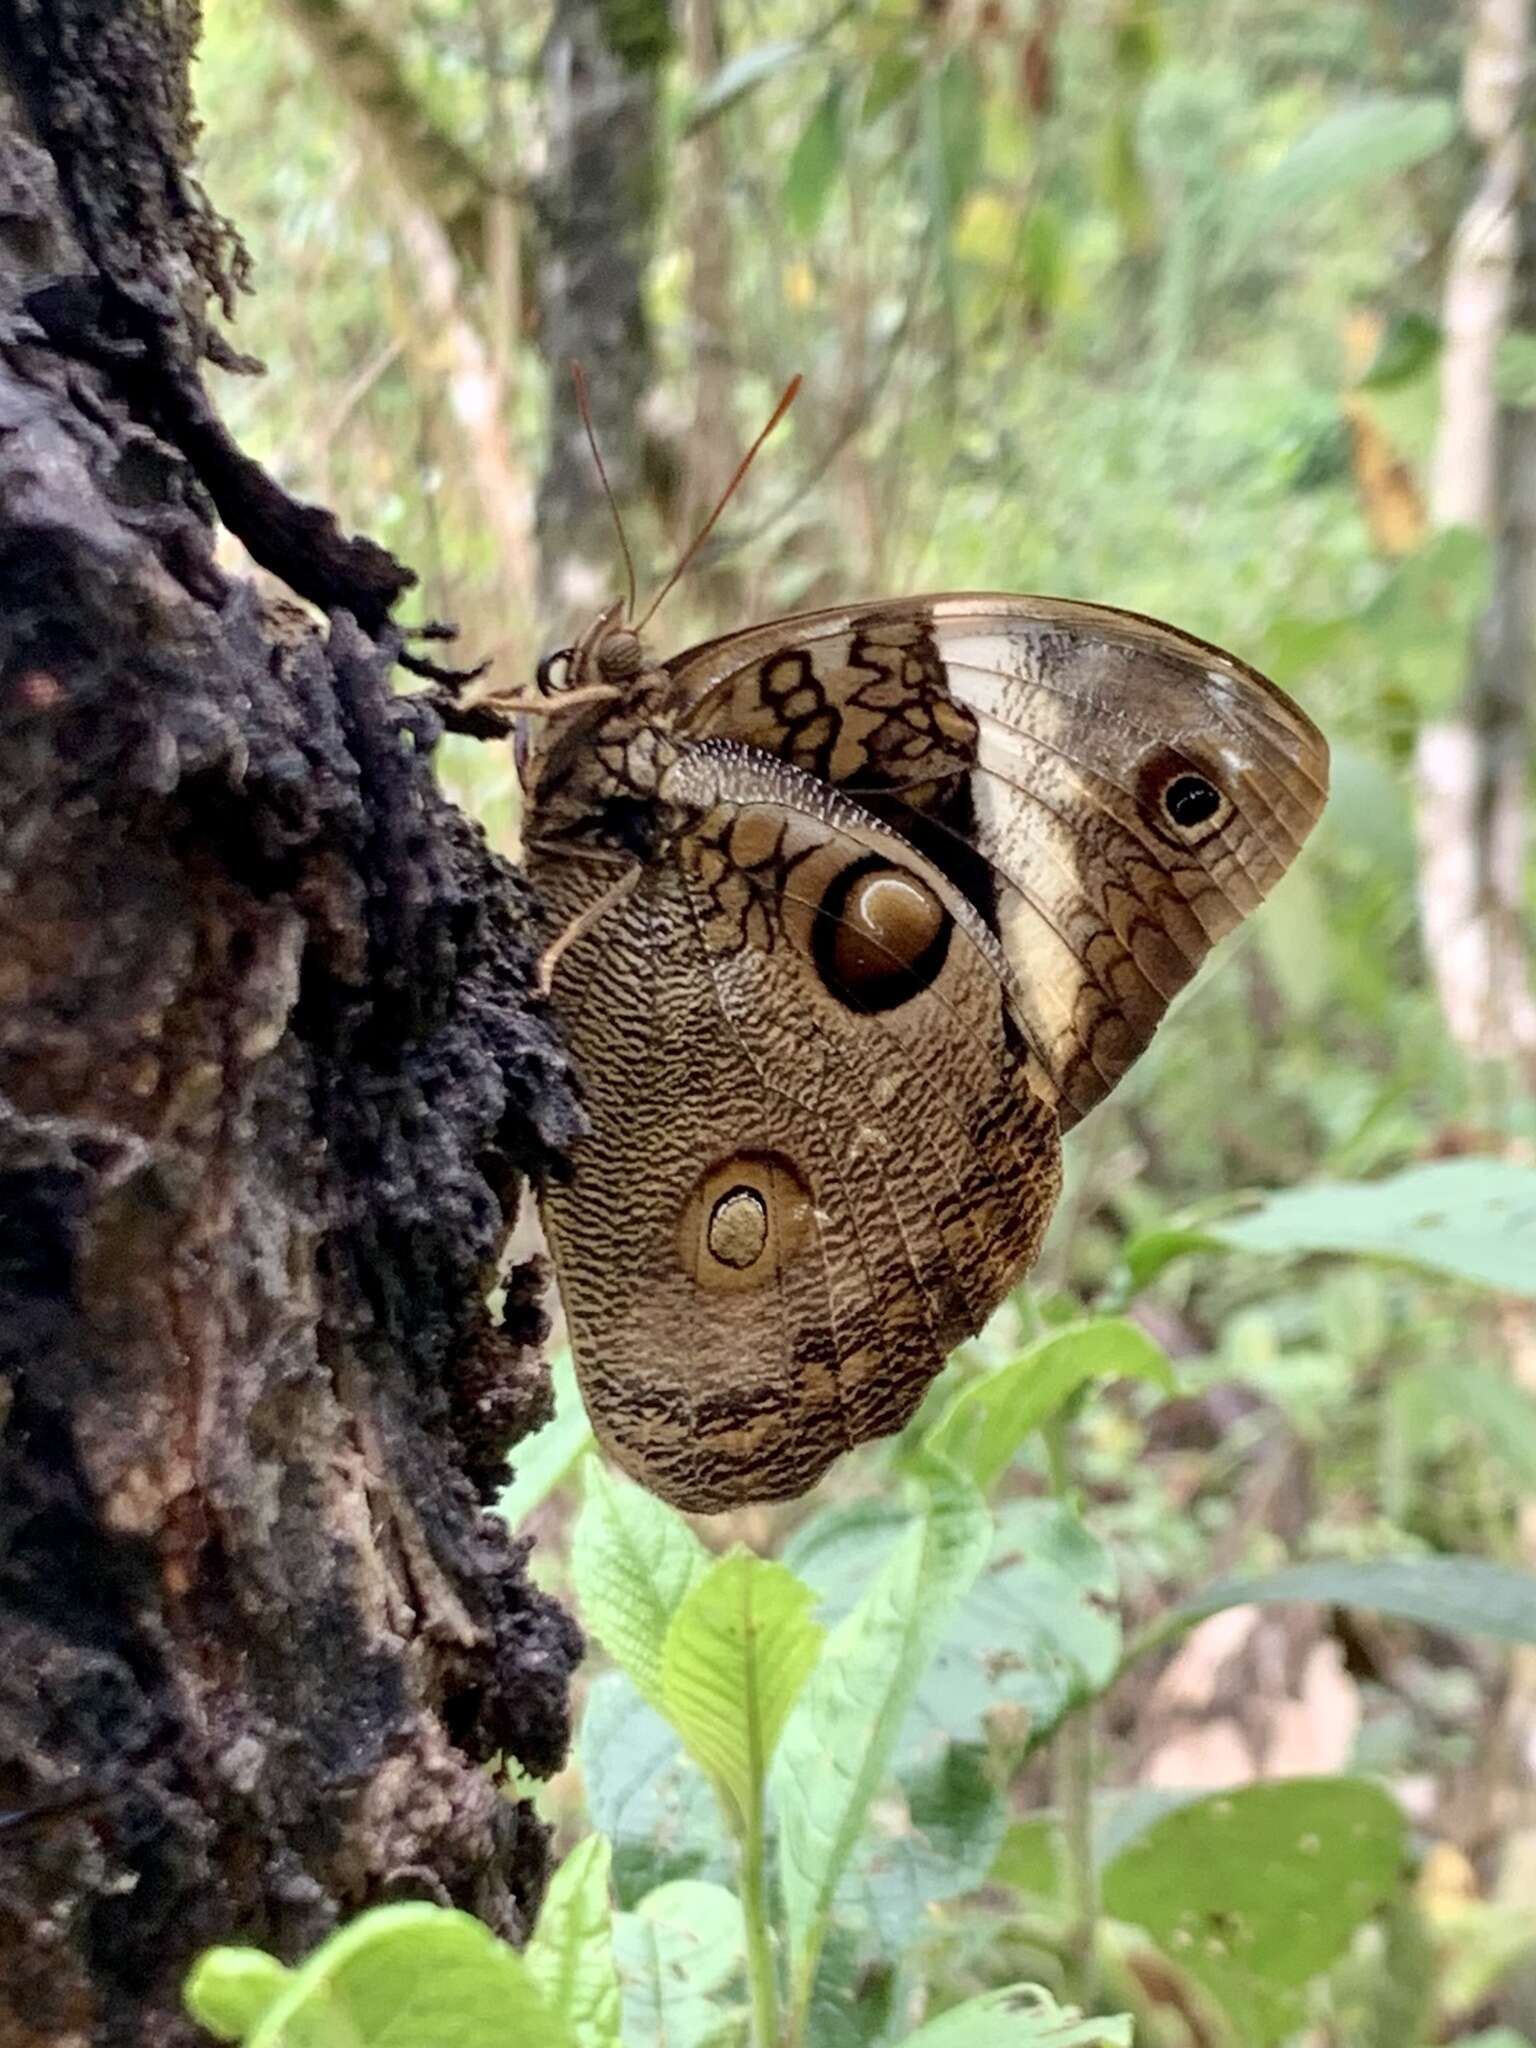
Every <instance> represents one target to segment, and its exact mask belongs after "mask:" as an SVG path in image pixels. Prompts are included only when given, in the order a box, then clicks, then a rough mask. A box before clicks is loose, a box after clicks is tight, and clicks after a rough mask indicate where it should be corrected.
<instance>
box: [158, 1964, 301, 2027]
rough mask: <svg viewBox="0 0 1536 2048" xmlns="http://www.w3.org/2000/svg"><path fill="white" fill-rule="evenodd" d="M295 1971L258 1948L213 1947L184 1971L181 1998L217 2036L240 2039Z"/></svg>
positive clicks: (253, 2025) (256, 2022) (193, 2015)
mask: <svg viewBox="0 0 1536 2048" xmlns="http://www.w3.org/2000/svg"><path fill="white" fill-rule="evenodd" d="M292 1975H293V1972H292V1971H291V1970H290V1969H289V1968H288V1966H287V1964H286V1963H280V1962H279V1961H278V1960H277V1957H276V1956H269V1955H268V1954H267V1953H266V1951H265V1950H264V1949H259V1948H211V1949H209V1950H208V1952H207V1954H206V1955H202V1956H199V1957H198V1959H197V1961H196V1962H195V1963H194V1964H193V1966H192V1968H191V1970H190V1971H189V1972H188V1973H187V1981H186V1984H185V1985H184V1986H183V1988H182V1998H183V2000H184V2002H185V2004H186V2008H187V2011H188V2012H189V2013H190V2014H191V2015H192V2017H193V2019H195V2020H196V2021H197V2024H198V2025H199V2026H200V2027H206V2028H207V2030H208V2032H209V2033H210V2034H216V2035H217V2036H218V2038H219V2039H220V2040H221V2041H243V2040H244V2039H245V2037H246V2035H247V2034H249V2033H250V2032H251V2031H252V2029H253V2028H254V2027H255V2026H256V2025H257V2024H258V2022H259V2021H260V2020H261V2018H262V2016H263V2014H264V2013H266V2012H267V2011H268V2009H269V2008H270V2007H271V2005H272V2002H273V2000H274V1999H276V1997H277V1996H278V1994H279V1993H280V1992H281V1991H282V1990H283V1988H284V1986H285V1985H286V1984H287V1983H288V1981H289V1979H290V1978H291V1977H292Z"/></svg>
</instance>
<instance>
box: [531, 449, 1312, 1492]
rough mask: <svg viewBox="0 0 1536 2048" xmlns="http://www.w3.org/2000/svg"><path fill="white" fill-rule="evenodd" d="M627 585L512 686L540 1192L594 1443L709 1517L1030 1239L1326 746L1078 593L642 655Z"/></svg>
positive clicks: (1232, 918)
mask: <svg viewBox="0 0 1536 2048" xmlns="http://www.w3.org/2000/svg"><path fill="white" fill-rule="evenodd" d="M762 438H763V437H759V440H760V441H761V439H762ZM629 616H630V608H629V607H627V606H626V605H625V604H624V603H623V602H619V603H616V604H614V605H612V606H610V607H609V608H608V609H607V610H605V611H604V612H603V613H602V614H601V615H600V616H599V617H598V618H597V619H596V620H595V621H594V622H593V623H592V625H591V626H590V627H589V628H588V630H587V631H586V632H585V633H584V634H583V635H582V637H581V639H580V640H579V641H578V642H577V643H576V644H575V645H574V646H573V647H571V648H568V649H565V650H563V651H562V653H561V654H560V655H559V656H556V657H552V658H550V659H548V660H546V662H545V663H543V664H542V665H541V667H540V671H539V691H538V697H537V700H526V702H525V708H527V709H529V710H530V711H531V710H533V709H534V708H535V705H536V708H537V711H538V714H539V715H538V716H537V717H535V718H530V720H529V721H528V726H527V728H526V729H525V730H524V731H523V733H522V735H521V744H520V748H519V757H520V766H521V774H522V781H523V788H524V795H525V805H526V810H525V827H524V836H525V848H526V853H525V858H526V863H527V868H528V872H529V875H530V877H531V879H532V881H533V882H534V884H535V886H536V889H537V891H538V893H539V895H540V897H541V898H542V901H543V903H544V905H545V906H546V908H547V910H548V912H549V915H550V917H551V920H552V928H553V929H554V930H555V931H557V932H558V933H559V937H558V938H557V939H556V941H555V943H554V945H553V946H552V948H551V950H550V953H549V954H548V955H547V956H546V978H547V981H548V988H549V998H550V1001H551V1004H552V1006H553V1008H554V1010H555V1012H556V1014H557V1017H558V1019H559V1021H560V1023H561V1024H562V1026H563V1028H564V1032H565V1035H566V1038H567V1040H568V1041H569V1044H570V1047H571V1050H572V1052H573V1054H574V1056H575V1059H576V1062H577V1065H578V1068H579V1071H580V1074H581V1075H582V1077H583V1080H584V1084H585V1089H586V1094H587V1103H588V1112H589V1117H590V1123H591V1130H590V1135H589V1136H587V1137H586V1138H585V1139H584V1140H583V1141H582V1142H581V1144H580V1145H579V1147H578V1149H577V1152H576V1156H575V1161H574V1170H573V1172H572V1175H571V1177H570V1180H569V1182H568V1184H566V1185H562V1186H550V1187H548V1188H547V1189H546V1190H545V1191H544V1193H543V1195H542V1198H541V1206H542V1212H543V1220H544V1225H545V1230H546V1234H547V1237H548V1240H549V1243H550V1247H551V1250H552V1253H553V1257H554V1262H555V1267H556V1271H557V1275H558V1279H559V1285H560V1293H561V1298H562V1301H563V1304H564V1308H565V1314H566V1319H567V1323H568V1326H569V1331H570V1337H571V1343H572V1347H573V1351H574V1354H575V1361H576V1370H577V1375H578V1379H579V1382H580V1386H581V1390H582V1395H583V1398H584V1401H585V1404H586V1408H587V1412H588V1414H589V1416H590V1418H591V1421H592V1424H593V1428H594V1430H595V1432H596V1435H597V1437H598V1440H599V1442H600V1444H601V1445H602V1446H603V1447H604V1449H605V1450H606V1451H607V1453H608V1454H609V1455H610V1456H611V1457H612V1458H613V1459H614V1460H615V1461H616V1462H617V1463H618V1464H619V1465H620V1466H621V1467H623V1468H624V1470H625V1471H627V1472H628V1473H630V1474H631V1475H632V1476H633V1477H634V1478H636V1479H637V1480H639V1481H640V1482H641V1483H642V1484H643V1485H645V1486H647V1487H648V1488H650V1489H651V1490H652V1491H653V1492H654V1493H656V1494H658V1495H660V1496H661V1497H662V1498H663V1499H665V1500H667V1501H670V1502H672V1503H673V1504H674V1505H675V1506H677V1507H680V1508H684V1509H688V1510H694V1511H710V1510H717V1509H723V1508H729V1507H734V1506H738V1505H740V1504H743V1503H746V1502H751V1501H764V1500H776V1499H783V1498H788V1497H791V1496H794V1495H797V1494H800V1493H802V1492H804V1491H805V1490H806V1489H807V1488H808V1487H809V1486H811V1485H812V1484H813V1483H814V1482H815V1481H816V1480H817V1479H818V1478H819V1477H820V1476H821V1475H822V1473H823V1472H825V1470H826V1469H827V1467H828V1466H829V1465H830V1464H831V1463H832V1462H833V1460H834V1459H835V1458H837V1457H838V1456H839V1455H840V1454H841V1453H842V1452H843V1451H845V1450H846V1449H848V1448H849V1447H851V1446H852V1445H854V1444H857V1443H860V1442H862V1441H864V1440H866V1439H868V1438H871V1437H878V1436H882V1435H885V1434H887V1433H889V1432H891V1431H894V1430H896V1429H899V1428H900V1427H901V1426H902V1425H903V1424H904V1423H905V1422H906V1421H907V1420H908V1419H909V1417H910V1416H911V1415H912V1413H913V1411H914V1410H915V1408H916V1406H917V1404H918V1402H919V1400H920V1399H921V1397H922V1395H923V1392H924V1390H925V1388H926V1387H927V1385H928V1383H929V1381H930V1380H931V1379H932V1378H933V1376H934V1374H935V1373H937V1372H938V1371H939V1369H940V1368H941V1366H942V1365H943V1363H944V1361H945V1358H946V1357H947V1355H948V1354H949V1352H950V1351H951V1350H952V1349H953V1348H954V1347H955V1345H956V1344H958V1343H959V1342H961V1341H962V1340H963V1339H964V1338H966V1337H967V1336H969V1335H971V1334H973V1333H974V1332H975V1331H976V1330H977V1329H979V1328H980V1326H981V1324H982V1323H983V1322H984V1321H985V1320H986V1318H987V1316H988V1315H989V1314H990V1313H991V1311H992V1310H993V1309H994V1308H995V1307H996V1306H997V1304H998V1303H999V1302H1000V1301H1001V1300H1002V1298H1003V1297H1004V1296H1005V1295H1006V1294H1007V1293H1008V1292H1009V1290H1010V1289H1011V1288H1012V1287H1013V1286H1014V1285H1015V1284H1016V1283H1017V1282H1018V1280H1019V1279H1020V1277H1021V1276H1022V1275H1023V1274H1024V1273H1026V1272H1027V1271H1028V1269H1029V1267H1030V1265H1031V1263H1032V1262H1033V1260H1034V1258H1035V1255H1036V1252H1037V1250H1038V1248H1039V1245H1040V1240H1041V1237H1042V1235H1043V1233H1044V1230H1045V1226H1046V1223H1047V1221H1048V1219H1049V1217H1050V1214H1051V1210H1052V1207H1053V1205H1054V1203H1055V1201H1056V1197H1057V1194H1058V1192H1059V1189H1060V1184H1061V1139H1062V1135H1063V1133H1064V1132H1066V1131H1067V1130H1069V1129H1070V1128H1071V1127H1072V1125H1073V1124H1075V1123H1076V1122H1077V1121H1078V1119H1079V1118H1080V1117H1082V1116H1084V1115H1085V1114H1086V1113H1087V1112H1088V1111H1089V1110H1090V1109H1092V1108H1093V1107H1094V1105H1095V1104H1096V1103H1097V1102H1099V1101H1101V1100H1102V1099H1103V1097H1104V1096H1105V1095H1106V1094H1107V1093H1108V1092H1109V1091H1110V1089H1112V1088H1113V1087H1114V1085H1115V1083H1116V1082H1117V1081H1118V1080H1119V1079H1120V1077H1121V1076H1122V1075H1123V1074H1124V1073H1125V1071H1126V1070H1127V1068H1128V1067H1129V1066H1130V1065H1131V1063H1132V1062H1133V1061H1134V1060H1135V1059H1136V1057H1137V1056H1138V1054H1140V1053H1141V1051H1142V1050H1143V1049H1144V1048H1145V1046H1146V1045H1147V1043H1148V1041H1149V1040H1150V1039H1151V1037H1152V1034H1153V1032H1154V1031H1155V1029H1156V1027H1157V1024H1158V1022H1159V1020H1160V1018H1161V1017H1162V1015H1163V1012H1164V1011H1165V1009H1166V1008H1167V1006H1168V1004H1169V1003H1170V1002H1171V1000H1172V999H1173V997H1174V996H1175V995H1176V994H1177V993H1178V991H1179V990H1180V989H1181V988H1182V987H1183V986H1184V985H1185V983H1186V982H1187V981H1188V980H1189V979H1190V977H1191V976H1192V975H1193V974H1194V972H1195V970H1196V969H1197V968H1198V967H1199V965H1200V964H1201V962H1202V960H1203V959H1204V958H1205V956H1206V954H1207V953H1208V952H1209V950H1210V948H1211V947H1212V946H1213V945H1214V944H1215V943H1216V942H1217V940H1218V939H1220V938H1222V937H1223V936H1224V935H1225V934H1226V933H1227V932H1229V931H1231V930H1232V929H1233V927H1234V926H1235V925H1237V924H1238V923H1240V922H1241V920H1242V919H1243V918H1245V917H1246V916H1247V915H1248V914H1249V913H1250V912H1251V911H1252V910H1253V909H1254V908H1255V907H1256V906H1257V905H1258V904H1259V903H1260V902H1261V901H1262V899H1263V898H1264V896H1265V895H1266V894H1267V893H1268V892H1269V890H1270V889H1271V888H1272V887H1273V886H1274V884H1275V883H1276V882H1277V881H1278V880H1279V878H1280V876H1281V875H1282V874H1284V872H1285V871H1286V869H1287V868H1288V867H1289V865H1290V864H1291V862H1292V861H1293V860H1294V859H1295V857H1296V855H1297V853H1298V851H1299V850H1300V848H1301V846H1302V844H1303V842H1304V841H1305V839H1306V837H1307V835H1308V833H1309V832H1310V831H1311V829H1312V827H1313V825H1314V824H1315V823H1316V821H1317V819H1318V816H1319V814H1320V813H1321V811H1322V808H1323V804H1324V800H1325V797H1326V792H1327V779H1328V749H1327V745H1326V742H1325V741H1324V739H1323V737H1322V735H1321V734H1320V733H1319V731H1318V730H1317V728H1316V727H1315V726H1314V725H1313V723H1312V722H1311V720H1310V719H1309V718H1307V716H1306V715H1305V714H1304V713H1303V712H1302V711H1301V710H1300V709H1299V708H1298V707H1297V706H1296V705H1295V704H1294V703H1293V702H1292V701H1291V700H1290V699H1289V698H1288V697H1286V696H1285V695H1284V694H1283V693H1282V692H1281V691H1280V690H1278V689H1277V688H1276V687H1275V686H1274V685H1273V684H1271V683H1269V682H1268V681H1266V680H1265V679H1264V677H1262V676H1261V675H1259V674H1258V673H1256V671H1254V670H1253V669H1251V668H1249V667H1247V666H1246V665H1244V664H1243V663H1242V662H1240V661H1237V660H1235V659H1234V658H1233V657H1232V656H1231V655H1229V654H1226V653H1223V652H1222V651H1221V650H1220V649H1218V648H1215V647H1212V646H1209V645H1207V644H1206V643H1205V642H1204V641H1201V640H1198V639H1196V638H1194V637H1192V636H1191V635H1189V634H1186V633H1182V632H1179V631H1178V630H1176V629H1175V628H1174V627H1172V626H1168V625H1164V624H1161V623H1160V622H1158V621H1157V620H1154V619H1150V618H1144V617H1141V616H1139V615H1138V614H1136V613H1132V612H1126V611H1117V610H1113V609H1111V608H1109V607H1107V606H1103V605H1096V604H1087V603H1079V602H1076V601H1071V600H1067V599H1062V598H1050V597H1027V596H1015V595H1010V594H1002V593H993V592H979V593H977V592H957V593H947V594H943V595H937V596H924V597H903V598H891V599H878V600H875V601H873V602H869V603H862V604H853V605H848V606H844V607H835V608H832V609H829V610H820V611H811V612H804V613H800V614H797V615H795V616H792V617H786V618H779V619H774V620H771V621H769V622H767V623H766V624H763V625H758V626H752V627H749V628H747V629H746V630H744V631H739V632H732V633H726V634H723V635H722V636H720V637H719V638H717V639H713V640H709V641H706V642H705V643H703V644H702V645H700V646H696V647H693V648H690V649H689V650H688V651H686V652H685V653H682V654H679V655H676V656H674V657H672V658H671V659H669V660H657V659H655V658H653V656H652V655H651V653H650V652H649V651H648V649H647V647H646V645H645V642H644V640H643V638H642V637H641V634H640V633H639V632H638V631H637V630H636V629H635V627H634V626H632V625H631V624H630V623H629Z"/></svg>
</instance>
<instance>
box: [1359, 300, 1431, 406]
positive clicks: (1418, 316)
mask: <svg viewBox="0 0 1536 2048" xmlns="http://www.w3.org/2000/svg"><path fill="white" fill-rule="evenodd" d="M1439 353H1440V329H1439V327H1438V326H1437V325H1436V323H1435V322H1434V321H1433V320H1431V319H1430V317H1429V315H1428V314H1427V313H1399V314H1398V315H1397V316H1396V318H1395V319H1394V320H1393V321H1392V322H1391V324H1390V326H1389V327H1388V328H1387V331H1386V333H1385V334H1383V336H1382V337H1381V343H1380V345H1379V347H1378V348H1377V350H1376V353H1375V355H1374V356H1373V357H1372V358H1371V361H1370V365H1369V367H1368V368H1367V369H1366V371H1365V374H1364V375H1363V376H1362V377H1361V378H1360V380H1359V388H1360V390H1362V391H1395V390H1396V389H1397V388H1398V387H1399V386H1400V385H1403V384H1411V383H1412V382H1413V380H1414V378H1415V377H1422V376H1423V374H1424V372H1425V371H1426V370H1427V369H1428V368H1429V366H1430V365H1431V363H1433V362H1434V360H1435V358H1436V356H1438V355H1439Z"/></svg>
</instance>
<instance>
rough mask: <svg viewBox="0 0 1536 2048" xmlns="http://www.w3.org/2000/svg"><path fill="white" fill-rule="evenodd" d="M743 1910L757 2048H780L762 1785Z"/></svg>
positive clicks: (752, 1817) (753, 1814)
mask: <svg viewBox="0 0 1536 2048" xmlns="http://www.w3.org/2000/svg"><path fill="white" fill-rule="evenodd" d="M741 1910H742V1917H743V1919H744V1920H745V1922H746V1937H747V1977H748V1980H749V1982H750V1984H751V1987H752V2041H753V2048H779V2041H780V2034H779V2024H780V2022H779V1980H778V1972H777V1970H776V1968H775V1965H774V1959H773V1932H772V1929H771V1928H770V1927H769V1924H768V1886H767V1879H766V1874H765V1872H764V1869H763V1795H762V1788H761V1786H760V1785H759V1786H757V1787H756V1788H755V1790H754V1794H753V1799H752V1804H751V1808H750V1811H749V1812H748V1814H747V1817H746V1827H745V1829H744V1831H743V1834H742V1840H741Z"/></svg>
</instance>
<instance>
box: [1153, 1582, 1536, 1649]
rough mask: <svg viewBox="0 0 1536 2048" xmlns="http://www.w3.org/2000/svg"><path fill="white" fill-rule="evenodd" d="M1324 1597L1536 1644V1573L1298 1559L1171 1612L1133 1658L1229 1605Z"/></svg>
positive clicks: (1459, 1631) (1457, 1630)
mask: <svg viewBox="0 0 1536 2048" xmlns="http://www.w3.org/2000/svg"><path fill="white" fill-rule="evenodd" d="M1288 1600H1318V1601H1322V1602H1323V1603H1324V1604H1326V1605H1327V1606H1329V1607H1363V1608H1367V1609H1369V1611H1370V1612H1371V1613H1373V1614H1390V1615H1392V1616H1393V1617H1394V1618H1395V1619H1396V1620H1398V1621H1413V1622H1417V1623H1418V1624H1419V1625H1420V1626H1421V1627H1423V1628H1439V1629H1444V1630H1446V1631H1447V1632H1448V1633H1449V1634H1452V1635H1472V1636H1493V1637H1496V1638H1497V1639H1498V1640H1499V1641H1501V1642H1506V1643H1536V1572H1522V1571H1516V1570H1515V1569H1514V1567H1513V1566H1511V1565H1503V1564H1490V1563H1488V1562H1487V1561H1486V1560H1485V1559H1483V1558H1479V1557H1415V1558H1383V1559H1377V1560H1375V1561H1369V1560H1368V1561H1365V1562H1362V1563H1358V1564H1355V1563H1347V1562H1339V1563H1319V1564H1297V1565H1291V1566H1289V1567H1288V1568H1287V1569H1286V1570H1285V1571H1279V1572H1270V1573H1267V1574H1266V1575H1265V1576H1264V1577H1262V1578H1251V1579H1223V1580H1221V1581H1220V1582H1219V1583H1218V1584H1216V1585H1214V1586H1208V1587H1207V1588H1206V1590H1205V1591H1204V1592H1203V1593H1197V1594H1196V1595H1195V1596H1194V1598H1193V1599H1191V1600H1186V1601H1184V1602H1183V1603H1182V1604H1181V1605H1180V1606H1178V1607H1176V1608H1175V1609H1174V1610H1173V1612H1172V1613H1171V1614H1168V1615H1165V1616H1164V1617H1163V1619H1162V1620H1161V1621H1159V1622H1157V1623H1156V1624H1155V1625H1154V1627H1153V1628H1152V1629H1150V1630H1149V1631H1148V1632H1147V1634H1146V1635H1145V1636H1143V1637H1142V1638H1141V1639H1140V1640H1139V1641H1138V1642H1137V1643H1135V1644H1133V1645H1132V1647H1131V1648H1130V1650H1128V1651H1127V1653H1126V1660H1125V1661H1126V1662H1129V1661H1130V1660H1131V1658H1132V1657H1134V1656H1137V1655H1139V1654H1140V1653H1141V1652H1142V1651H1143V1650H1146V1649H1150V1648H1153V1647H1155V1645H1156V1644H1158V1643H1161V1642H1164V1641H1166V1640H1167V1638H1168V1637H1169V1636H1171V1635H1175V1634H1177V1633H1179V1632H1180V1631H1181V1630H1183V1629H1186V1628H1191V1627H1193V1625H1194V1624H1195V1623H1196V1622H1197V1621H1203V1620H1204V1619H1205V1617H1206V1616H1207V1615H1208V1614H1219V1613H1220V1612H1221V1611H1222V1609H1223V1608H1227V1607H1247V1606H1249V1605H1254V1606H1260V1607H1275V1606H1279V1605H1280V1604H1281V1603H1282V1602H1284V1601H1288Z"/></svg>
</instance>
